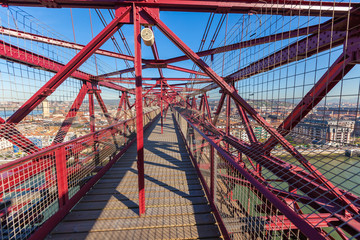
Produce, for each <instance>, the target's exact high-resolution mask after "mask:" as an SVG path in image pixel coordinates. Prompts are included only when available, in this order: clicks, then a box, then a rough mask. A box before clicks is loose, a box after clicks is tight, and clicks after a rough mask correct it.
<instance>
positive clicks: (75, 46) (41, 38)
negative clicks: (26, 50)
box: [0, 26, 146, 62]
mask: <svg viewBox="0 0 360 240" xmlns="http://www.w3.org/2000/svg"><path fill="white" fill-rule="evenodd" d="M0 33H2V34H5V35H9V36H12V37H18V38H22V39H26V40H31V41H36V42H42V43H47V44H50V45H54V46H60V47H65V48H70V49H76V50H81V49H83V48H84V47H85V46H84V45H81V44H77V43H73V42H68V41H64V40H59V39H55V38H49V37H45V36H41V35H37V34H33V33H28V32H23V31H19V30H15V29H11V28H6V27H3V26H1V27H0ZM95 53H96V54H100V55H103V56H107V57H114V58H119V59H124V60H127V61H134V57H133V56H128V55H125V54H121V53H116V52H110V51H107V50H102V49H98V50H96V51H95ZM145 62H146V60H145Z"/></svg>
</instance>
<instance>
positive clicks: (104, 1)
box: [0, 0, 356, 17]
mask: <svg viewBox="0 0 360 240" xmlns="http://www.w3.org/2000/svg"><path fill="white" fill-rule="evenodd" d="M132 3H136V4H138V5H139V6H143V7H155V8H159V9H160V10H161V11H181V12H226V13H244V14H247V13H249V12H250V11H251V10H252V11H261V13H262V14H278V15H305V16H309V15H315V16H318V15H319V14H321V15H322V16H329V17H331V16H333V14H334V15H343V14H346V13H347V12H348V11H349V9H350V7H351V6H356V4H350V3H345V2H331V1H329V2H327V1H321V2H316V1H315V2H314V1H289V0H280V1H277V2H276V3H274V2H273V1H270V0H267V1H262V2H252V1H245V0H237V1H236V0H231V1H226V2H224V1H219V0H217V1H216V0H213V1H206V0H197V1H188V0H176V1H174V0H149V1H141V2H139V1H131V0H123V1H119V0H87V1H84V0H56V1H38V0H2V1H0V4H1V5H3V6H9V5H11V6H28V7H30V6H31V7H50V8H116V7H121V6H129V5H131V4H132Z"/></svg>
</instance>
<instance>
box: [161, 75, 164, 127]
mask: <svg viewBox="0 0 360 240" xmlns="http://www.w3.org/2000/svg"><path fill="white" fill-rule="evenodd" d="M160 86H161V92H160V105H161V134H163V125H164V122H163V80H162V79H161V80H160Z"/></svg>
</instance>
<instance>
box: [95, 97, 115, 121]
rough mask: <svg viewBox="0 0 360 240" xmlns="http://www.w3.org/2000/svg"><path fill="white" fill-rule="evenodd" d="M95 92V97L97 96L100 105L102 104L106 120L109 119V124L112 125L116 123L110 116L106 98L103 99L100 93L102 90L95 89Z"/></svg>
mask: <svg viewBox="0 0 360 240" xmlns="http://www.w3.org/2000/svg"><path fill="white" fill-rule="evenodd" d="M94 94H95V97H96V100H97V101H98V103H99V105H100V108H101V110H102V112H103V113H104V116H105V118H106V120H107V121H108V123H109V125H112V124H113V123H114V121H113V119H112V117H111V116H110V114H109V112H108V110H107V108H106V105H105V103H104V100H103V99H102V97H101V95H100V92H99V90H95V91H94Z"/></svg>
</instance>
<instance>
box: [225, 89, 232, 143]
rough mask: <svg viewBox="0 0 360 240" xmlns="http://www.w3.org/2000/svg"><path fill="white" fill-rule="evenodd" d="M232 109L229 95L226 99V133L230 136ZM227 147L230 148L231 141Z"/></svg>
mask: <svg viewBox="0 0 360 240" xmlns="http://www.w3.org/2000/svg"><path fill="white" fill-rule="evenodd" d="M230 110H231V98H230V95H227V99H226V129H225V132H226V135H227V136H230ZM226 148H227V149H228V150H229V143H226Z"/></svg>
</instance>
